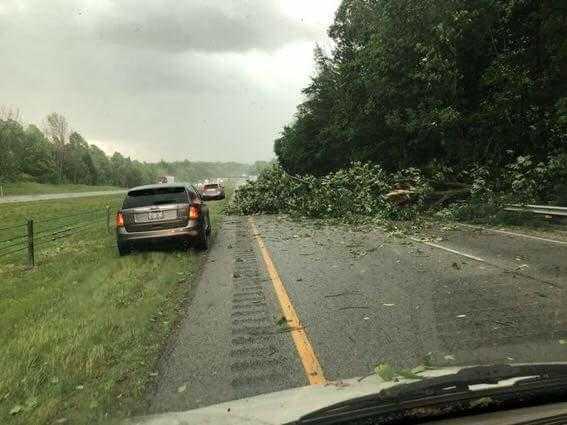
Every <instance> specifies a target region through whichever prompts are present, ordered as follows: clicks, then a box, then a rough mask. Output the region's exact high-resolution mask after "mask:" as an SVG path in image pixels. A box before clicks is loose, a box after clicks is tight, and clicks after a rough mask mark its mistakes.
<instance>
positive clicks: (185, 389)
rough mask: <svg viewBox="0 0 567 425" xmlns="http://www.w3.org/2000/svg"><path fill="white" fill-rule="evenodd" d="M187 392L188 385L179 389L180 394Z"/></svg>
mask: <svg viewBox="0 0 567 425" xmlns="http://www.w3.org/2000/svg"><path fill="white" fill-rule="evenodd" d="M185 391H187V384H183V385H181V386H180V387H179V388H177V392H178V393H184V392H185Z"/></svg>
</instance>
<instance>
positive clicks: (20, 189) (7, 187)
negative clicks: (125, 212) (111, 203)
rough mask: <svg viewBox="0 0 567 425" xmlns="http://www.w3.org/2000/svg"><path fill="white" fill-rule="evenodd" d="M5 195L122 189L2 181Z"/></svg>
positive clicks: (116, 188)
mask: <svg viewBox="0 0 567 425" xmlns="http://www.w3.org/2000/svg"><path fill="white" fill-rule="evenodd" d="M0 186H2V191H3V193H4V196H16V195H40V194H46V193H71V192H98V191H101V190H120V189H121V188H120V187H116V186H89V185H86V184H43V183H32V182H19V183H0Z"/></svg>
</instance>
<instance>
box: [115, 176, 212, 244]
mask: <svg viewBox="0 0 567 425" xmlns="http://www.w3.org/2000/svg"><path fill="white" fill-rule="evenodd" d="M210 238H211V221H210V218H209V209H208V207H207V205H206V204H205V202H204V201H203V199H202V198H201V196H200V195H199V192H198V191H197V189H195V188H194V187H193V186H190V185H184V184H167V183H166V184H155V185H148V186H140V187H135V188H133V189H130V190H129V191H128V194H127V195H126V198H125V199H124V203H123V205H122V209H121V210H119V211H118V213H117V214H116V241H117V244H118V252H119V253H120V255H125V254H127V253H129V252H130V251H131V250H132V249H135V248H136V246H141V245H146V244H148V243H152V242H157V241H167V240H174V241H179V242H182V243H184V244H187V245H191V246H194V247H195V248H197V249H201V250H206V249H208V247H209V244H210Z"/></svg>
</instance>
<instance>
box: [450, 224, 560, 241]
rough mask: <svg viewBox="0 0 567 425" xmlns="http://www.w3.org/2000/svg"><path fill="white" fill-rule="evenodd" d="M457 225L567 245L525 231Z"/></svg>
mask: <svg viewBox="0 0 567 425" xmlns="http://www.w3.org/2000/svg"><path fill="white" fill-rule="evenodd" d="M457 225H458V226H463V227H468V228H471V229H479V230H486V231H487V232H495V233H502V234H504V235H509V236H519V237H521V238H527V239H535V240H536V241H543V242H550V243H556V244H559V245H567V242H565V241H558V240H556V239H547V238H541V237H539V236H532V235H526V234H525V233H515V232H508V231H506V230H500V229H491V228H490V227H482V226H473V225H472V224H463V223H459V224H457Z"/></svg>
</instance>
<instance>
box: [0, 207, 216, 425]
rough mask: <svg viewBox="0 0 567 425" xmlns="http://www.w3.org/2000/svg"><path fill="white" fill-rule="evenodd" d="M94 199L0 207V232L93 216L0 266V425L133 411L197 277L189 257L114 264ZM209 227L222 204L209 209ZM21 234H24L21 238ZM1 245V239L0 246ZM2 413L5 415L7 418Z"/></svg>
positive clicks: (155, 255) (171, 254) (158, 255)
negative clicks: (33, 257) (32, 255)
mask: <svg viewBox="0 0 567 425" xmlns="http://www.w3.org/2000/svg"><path fill="white" fill-rule="evenodd" d="M119 203H120V197H116V196H114V197H107V196H101V197H96V198H80V199H69V200H58V201H42V202H34V203H27V204H7V205H0V217H2V222H3V223H2V225H1V226H0V227H5V225H6V224H10V223H21V222H22V221H23V220H24V218H26V217H30V216H31V217H33V218H34V219H35V220H36V221H37V223H38V226H40V225H41V223H42V220H43V221H45V220H47V219H48V218H50V217H57V216H61V215H63V214H76V213H77V212H80V211H84V210H88V209H100V210H101V211H103V213H102V215H101V216H99V218H98V219H97V220H98V221H97V222H96V224H94V225H93V226H92V227H88V228H87V229H86V230H85V231H84V232H81V233H77V234H76V235H73V236H70V237H69V238H65V239H61V240H58V241H56V242H53V243H51V244H48V245H46V246H44V247H43V248H42V247H40V248H39V254H38V261H37V266H36V267H35V269H33V270H31V271H28V270H26V269H25V267H24V265H23V264H24V254H23V253H19V254H17V255H16V256H14V257H11V258H6V257H3V258H0V311H1V312H2V313H1V314H0V340H1V341H2V344H0V370H1V371H2V377H1V379H0V423H2V424H14V425H15V424H48V423H49V424H51V423H55V422H56V421H58V420H61V422H63V421H64V419H66V420H67V423H73V424H77V423H80V424H83V423H97V422H100V421H102V420H108V419H112V418H117V417H122V416H124V415H128V414H129V412H131V411H132V410H135V409H138V408H139V406H140V403H141V400H142V396H143V394H144V391H145V388H146V386H147V384H148V383H149V382H150V380H152V379H155V378H154V377H153V374H152V372H153V369H152V368H153V366H154V365H155V363H156V360H157V358H158V356H159V354H160V351H161V349H162V347H163V344H164V342H165V339H166V337H167V335H168V334H169V333H170V332H171V329H172V324H173V323H174V321H175V319H176V318H177V316H178V314H179V307H180V305H181V303H182V302H183V299H184V297H185V296H186V294H187V292H188V290H189V287H190V284H189V282H190V277H191V276H192V275H193V274H195V272H196V271H197V267H198V257H199V256H198V255H197V254H196V253H194V252H191V251H190V252H189V253H187V252H184V251H182V250H179V251H175V250H173V251H163V252H139V253H134V254H132V255H129V256H127V257H122V258H121V257H119V256H118V254H117V251H116V245H115V237H114V235H113V234H109V233H107V231H106V220H105V213H104V209H105V206H106V205H112V207H113V208H115V207H117V206H118V205H119ZM209 206H210V211H211V219H212V221H213V226H216V225H218V222H219V218H220V216H221V214H222V211H221V210H222V208H223V206H224V201H221V202H210V203H209ZM21 230H22V231H23V229H21ZM1 239H5V237H4V235H3V234H2V233H0V240H1ZM10 412H11V413H10Z"/></svg>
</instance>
